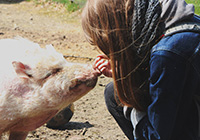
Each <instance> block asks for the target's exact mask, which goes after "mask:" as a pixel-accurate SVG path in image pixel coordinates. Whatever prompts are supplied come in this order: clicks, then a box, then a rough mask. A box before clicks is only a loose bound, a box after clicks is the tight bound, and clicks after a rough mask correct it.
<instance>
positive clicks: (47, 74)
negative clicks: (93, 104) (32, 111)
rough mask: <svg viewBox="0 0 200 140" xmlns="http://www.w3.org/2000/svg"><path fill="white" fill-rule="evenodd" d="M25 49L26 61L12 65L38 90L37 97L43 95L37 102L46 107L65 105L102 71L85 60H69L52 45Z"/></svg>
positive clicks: (82, 92)
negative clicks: (96, 69) (79, 62)
mask: <svg viewBox="0 0 200 140" xmlns="http://www.w3.org/2000/svg"><path fill="white" fill-rule="evenodd" d="M26 53H27V54H26V58H25V59H23V61H13V62H12V64H13V67H14V69H15V72H16V74H17V76H18V77H19V78H20V79H21V80H22V81H23V82H24V83H26V84H28V85H29V86H30V87H31V89H32V90H33V92H35V93H37V94H38V95H36V94H34V97H35V98H40V99H41V98H42V99H41V101H38V102H39V103H43V104H46V105H45V106H47V108H48V107H49V108H56V109H62V108H64V107H66V106H67V105H68V104H70V103H72V102H74V101H76V100H78V99H79V98H81V97H82V96H84V95H85V94H86V93H88V92H89V91H90V90H91V89H93V88H94V86H95V85H96V82H97V77H98V74H99V72H97V71H95V70H93V68H92V67H91V66H88V65H85V64H78V63H69V62H67V61H66V60H65V59H64V57H63V56H62V54H60V53H58V52H56V51H55V49H54V48H53V47H52V46H51V45H49V46H46V48H36V49H34V50H33V51H30V50H29V51H27V52H26ZM39 94H40V95H39ZM41 95H42V97H41ZM37 96H38V97H37ZM29 97H31V96H30V95H29ZM34 97H33V96H32V97H31V98H34ZM32 100H34V101H35V99H32ZM36 104H37V103H36ZM47 104H48V105H47Z"/></svg>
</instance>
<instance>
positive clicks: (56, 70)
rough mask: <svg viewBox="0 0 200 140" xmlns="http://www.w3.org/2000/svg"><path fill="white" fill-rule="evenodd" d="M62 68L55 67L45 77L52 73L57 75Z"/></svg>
mask: <svg viewBox="0 0 200 140" xmlns="http://www.w3.org/2000/svg"><path fill="white" fill-rule="evenodd" d="M61 70H62V69H61V68H57V69H53V70H52V71H51V72H49V73H47V75H46V76H45V78H44V79H47V78H48V77H50V76H51V75H55V74H56V73H58V72H60V71H61Z"/></svg>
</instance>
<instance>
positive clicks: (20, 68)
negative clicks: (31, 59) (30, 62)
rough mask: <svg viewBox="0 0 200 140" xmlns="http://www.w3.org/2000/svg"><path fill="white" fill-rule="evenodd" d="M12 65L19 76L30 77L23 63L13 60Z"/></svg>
mask: <svg viewBox="0 0 200 140" xmlns="http://www.w3.org/2000/svg"><path fill="white" fill-rule="evenodd" d="M12 65H13V67H14V69H15V72H16V73H17V75H18V76H19V77H20V78H23V79H28V78H30V76H29V75H28V74H27V73H26V70H27V67H26V66H25V65H24V64H23V63H21V62H17V61H13V62H12Z"/></svg>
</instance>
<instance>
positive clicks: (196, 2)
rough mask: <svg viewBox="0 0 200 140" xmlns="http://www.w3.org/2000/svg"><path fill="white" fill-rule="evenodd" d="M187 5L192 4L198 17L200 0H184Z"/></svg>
mask: <svg viewBox="0 0 200 140" xmlns="http://www.w3.org/2000/svg"><path fill="white" fill-rule="evenodd" d="M185 1H186V2H187V3H188V4H189V3H191V4H194V7H195V13H196V14H197V15H200V0H185Z"/></svg>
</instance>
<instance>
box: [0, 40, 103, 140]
mask: <svg viewBox="0 0 200 140" xmlns="http://www.w3.org/2000/svg"><path fill="white" fill-rule="evenodd" d="M0 57H1V58H0V65H1V68H0V136H1V135H2V133H4V132H9V140H24V139H26V137H27V135H28V132H29V131H32V130H34V129H36V128H38V127H40V126H42V125H43V124H45V123H46V122H48V121H49V120H50V119H51V118H52V117H53V116H55V115H56V114H57V113H58V112H59V111H61V110H63V109H64V108H66V107H67V106H68V105H70V104H72V103H73V102H75V101H76V100H78V99H79V98H81V97H82V96H84V95H85V94H86V93H88V92H89V91H90V90H92V89H93V88H94V87H95V85H96V82H97V79H98V76H99V72H98V71H96V70H94V69H93V68H92V67H91V66H89V65H86V64H79V63H70V62H68V61H66V59H64V57H63V55H62V54H61V53H58V52H57V51H56V50H55V49H54V47H53V46H52V45H47V46H46V47H40V45H39V44H37V43H34V42H32V41H30V40H27V39H24V38H20V37H18V38H14V39H1V40H0Z"/></svg>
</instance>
